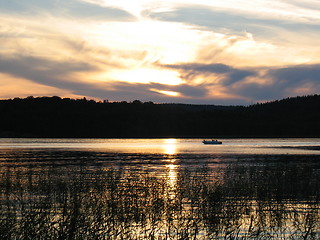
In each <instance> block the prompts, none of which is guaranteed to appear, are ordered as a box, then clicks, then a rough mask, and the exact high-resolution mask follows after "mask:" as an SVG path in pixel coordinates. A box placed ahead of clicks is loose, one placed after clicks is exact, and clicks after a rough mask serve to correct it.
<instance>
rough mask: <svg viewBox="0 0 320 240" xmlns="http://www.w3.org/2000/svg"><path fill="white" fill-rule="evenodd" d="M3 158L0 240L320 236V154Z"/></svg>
mask: <svg viewBox="0 0 320 240" xmlns="http://www.w3.org/2000/svg"><path fill="white" fill-rule="evenodd" d="M0 158H1V165H0V189H1V192H0V203H1V204H0V238H1V239H24V240H26V239H319V237H320V232H319V230H320V219H319V217H320V212H319V211H320V210H319V201H320V192H319V189H320V186H319V184H320V163H319V157H318V156H302V155H297V156H283V155H279V156H277V155H273V156H271V155H270V156H268V155H264V156H261V155H260V156H256V155H252V156H246V155H243V156H223V157H222V156H215V155H210V156H208V155H192V154H189V155H188V154H175V155H168V154H139V155H133V154H113V153H112V154H107V153H101V152H98V151H92V152H90V151H86V152H79V151H78V152H77V151H62V150H55V151H53V150H50V151H49V150H32V151H31V150H19V151H9V150H2V151H1V156H0ZM208 158H210V159H211V161H204V160H205V159H208ZM121 159H122V160H123V161H121ZM218 159H219V161H218ZM192 160H194V161H195V162H196V164H194V163H192V162H193V161H192ZM159 161H160V162H161V164H158V162H159ZM202 161H203V163H202ZM164 163H165V164H164Z"/></svg>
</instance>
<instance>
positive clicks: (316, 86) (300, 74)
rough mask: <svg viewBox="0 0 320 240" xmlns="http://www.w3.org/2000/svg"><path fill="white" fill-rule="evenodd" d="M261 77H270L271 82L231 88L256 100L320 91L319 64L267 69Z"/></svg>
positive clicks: (232, 90)
mask: <svg viewBox="0 0 320 240" xmlns="http://www.w3.org/2000/svg"><path fill="white" fill-rule="evenodd" d="M261 78H265V79H270V81H271V82H270V83H267V84H259V83H255V82H251V83H250V82H249V83H244V84H242V85H240V86H237V87H234V88H232V89H230V91H231V92H232V93H236V94H239V95H242V96H247V97H249V98H251V99H254V100H256V101H259V100H276V99H282V98H285V97H290V96H296V95H308V94H316V93H319V92H320V65H319V64H316V65H298V66H290V67H285V68H277V69H269V70H268V69H267V70H266V74H265V75H264V76H261Z"/></svg>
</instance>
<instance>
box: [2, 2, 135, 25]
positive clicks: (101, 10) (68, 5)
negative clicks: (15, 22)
mask: <svg viewBox="0 0 320 240" xmlns="http://www.w3.org/2000/svg"><path fill="white" fill-rule="evenodd" d="M0 12H9V13H11V14H19V15H31V16H35V15H41V14H43V13H46V14H48V13H50V14H52V15H56V16H65V17H75V18H79V19H101V20H117V21H132V20H135V17H134V16H133V15H132V14H130V13H128V12H126V11H124V10H121V9H117V8H110V7H102V6H98V5H96V4H90V3H86V2H81V1H76V0H68V1H60V0H23V1H21V0H10V1H1V2H0Z"/></svg>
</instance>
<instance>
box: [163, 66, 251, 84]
mask: <svg viewBox="0 0 320 240" xmlns="http://www.w3.org/2000/svg"><path fill="white" fill-rule="evenodd" d="M163 66H164V67H166V68H170V69H177V70H180V74H181V75H182V76H184V78H185V79H186V80H187V81H188V80H192V79H195V78H198V77H199V76H200V77H201V76H204V77H205V78H210V76H212V75H215V76H218V78H219V79H221V81H219V82H220V84H222V85H224V86H228V85H231V84H234V83H236V82H238V81H242V80H244V79H245V78H247V77H250V76H254V75H256V73H255V71H251V70H246V69H237V68H234V67H231V66H228V65H225V64H221V63H216V64H201V63H184V64H172V65H163Z"/></svg>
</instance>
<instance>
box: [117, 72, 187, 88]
mask: <svg viewBox="0 0 320 240" xmlns="http://www.w3.org/2000/svg"><path fill="white" fill-rule="evenodd" d="M111 78H113V79H115V80H118V81H119V80H120V81H125V82H131V83H145V84H147V83H160V84H166V85H179V84H181V83H182V80H181V79H180V78H179V77H178V73H177V72H175V71H170V70H157V69H152V68H138V69H133V70H127V71H118V72H114V73H113V74H111Z"/></svg>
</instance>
